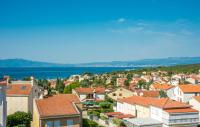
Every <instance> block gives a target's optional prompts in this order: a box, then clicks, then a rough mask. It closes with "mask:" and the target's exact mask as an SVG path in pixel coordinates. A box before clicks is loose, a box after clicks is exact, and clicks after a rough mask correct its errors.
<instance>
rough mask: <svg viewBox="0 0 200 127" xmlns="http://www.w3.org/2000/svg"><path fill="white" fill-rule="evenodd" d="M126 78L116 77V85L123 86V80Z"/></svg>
mask: <svg viewBox="0 0 200 127" xmlns="http://www.w3.org/2000/svg"><path fill="white" fill-rule="evenodd" d="M126 80H127V78H117V79H116V85H117V86H124V82H125V81H126Z"/></svg>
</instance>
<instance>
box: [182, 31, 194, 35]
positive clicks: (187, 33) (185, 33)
mask: <svg viewBox="0 0 200 127" xmlns="http://www.w3.org/2000/svg"><path fill="white" fill-rule="evenodd" d="M181 34H183V35H188V36H189V35H192V34H193V33H192V32H190V31H189V30H186V29H182V30H181Z"/></svg>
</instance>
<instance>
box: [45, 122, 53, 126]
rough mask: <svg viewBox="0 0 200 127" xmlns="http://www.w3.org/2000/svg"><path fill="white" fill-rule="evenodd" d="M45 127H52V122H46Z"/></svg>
mask: <svg viewBox="0 0 200 127" xmlns="http://www.w3.org/2000/svg"><path fill="white" fill-rule="evenodd" d="M45 127H53V122H52V121H47V122H46V124H45Z"/></svg>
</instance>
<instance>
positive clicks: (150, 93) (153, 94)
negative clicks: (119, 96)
mask: <svg viewBox="0 0 200 127" xmlns="http://www.w3.org/2000/svg"><path fill="white" fill-rule="evenodd" d="M135 92H136V93H137V95H138V96H143V97H159V96H160V93H159V91H152V90H151V91H149V90H146V91H144V90H136V91H135Z"/></svg>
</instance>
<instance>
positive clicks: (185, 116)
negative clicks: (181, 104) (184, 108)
mask: <svg viewBox="0 0 200 127" xmlns="http://www.w3.org/2000/svg"><path fill="white" fill-rule="evenodd" d="M162 119H163V124H164V125H165V126H172V125H173V126H178V125H179V126H180V125H182V126H183V125H187V127H190V126H191V127H196V125H197V123H198V121H199V113H176V114H169V113H167V112H165V111H163V118H162Z"/></svg>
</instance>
